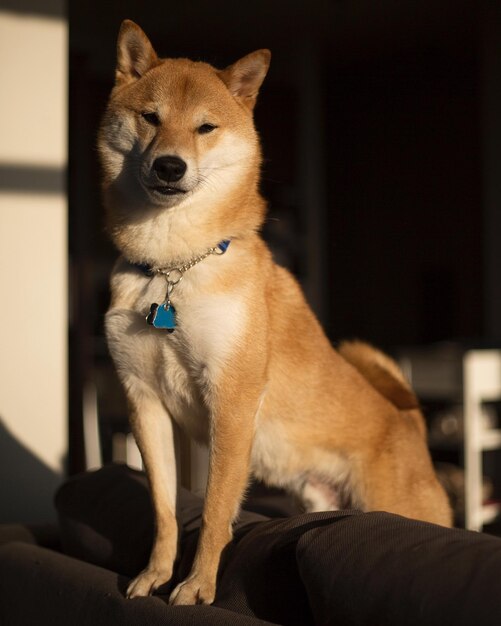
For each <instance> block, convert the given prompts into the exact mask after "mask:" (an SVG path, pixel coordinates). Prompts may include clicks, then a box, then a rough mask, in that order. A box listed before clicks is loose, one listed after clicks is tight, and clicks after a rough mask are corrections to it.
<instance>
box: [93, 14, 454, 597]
mask: <svg viewBox="0 0 501 626" xmlns="http://www.w3.org/2000/svg"><path fill="white" fill-rule="evenodd" d="M269 61H270V53H269V51H267V50H258V51H256V52H253V53H252V54H249V55H247V56H245V57H244V58H242V59H240V60H239V61H237V62H236V63H234V64H233V65H231V66H230V67H227V68H226V69H224V70H218V69H215V68H214V67H212V66H210V65H208V64H205V63H201V62H193V61H189V60H187V59H160V58H158V57H157V55H156V53H155V51H154V49H153V47H152V45H151V43H150V42H149V40H148V39H147V37H146V35H145V34H144V33H143V31H142V30H141V29H140V28H139V27H138V26H137V25H136V24H134V23H133V22H130V21H125V22H124V23H123V24H122V27H121V29H120V33H119V38H118V59H117V69H116V84H115V87H114V89H113V91H112V93H111V96H110V100H109V103H108V107H107V110H106V113H105V115H104V118H103V123H102V128H101V131H100V136H99V149H100V155H101V161H102V168H103V189H104V198H105V203H106V208H107V219H108V228H109V232H110V234H111V237H112V239H113V241H114V243H115V245H116V246H117V248H118V249H119V251H120V252H121V255H122V256H121V258H120V259H119V261H118V263H117V265H116V267H115V269H114V271H113V275H112V278H111V290H112V299H111V305H110V309H109V311H108V313H107V316H106V332H107V338H108V343H109V347H110V351H111V353H112V356H113V359H114V362H115V364H116V368H117V371H118V374H119V376H120V379H121V381H122V383H123V386H124V389H125V392H126V395H127V398H128V402H129V405H130V421H131V425H132V429H133V432H134V435H135V437H136V440H137V443H138V445H139V448H140V450H141V454H142V458H143V462H144V466H145V469H146V472H147V475H148V479H149V483H150V487H151V494H152V499H153V504H154V510H155V516H156V537H155V542H154V547H153V550H152V553H151V557H150V560H149V564H148V566H147V567H146V569H145V570H144V571H143V572H141V573H140V574H139V575H138V576H137V578H135V579H134V580H133V581H132V582H131V584H130V586H129V588H128V596H129V597H136V596H144V595H147V594H150V593H152V592H153V591H154V590H155V589H156V588H157V587H158V586H159V585H161V584H163V583H165V582H166V581H168V580H169V579H170V577H171V575H172V567H173V562H174V558H175V556H176V548H177V535H178V532H177V526H176V518H175V502H176V469H175V459H174V447H173V438H172V423H173V421H175V422H177V423H178V424H179V425H180V426H181V427H182V428H184V429H185V430H186V431H187V432H188V433H189V434H190V436H192V437H193V438H195V439H196V440H197V441H201V442H205V443H207V444H208V446H209V450H210V464H209V477H208V485H207V492H206V499H205V505H204V514H203V523H202V528H201V534H200V540H199V546H198V551H197V554H196V557H195V560H194V563H193V568H192V571H191V574H190V575H189V577H188V578H187V579H186V580H185V581H184V582H182V583H181V584H180V585H178V586H177V587H176V589H174V591H173V592H172V595H171V602H172V603H174V604H193V603H211V602H212V601H213V600H214V597H215V587H216V574H217V570H218V564H219V560H220V555H221V551H222V550H223V548H224V547H225V546H226V544H227V543H228V542H229V541H230V539H231V536H232V531H231V525H232V521H233V519H234V518H235V516H236V515H237V513H238V510H239V505H240V503H241V500H242V498H243V494H244V491H245V489H246V485H247V482H248V479H249V476H250V474H253V475H254V476H256V477H258V478H259V479H262V480H264V481H265V482H266V483H268V484H271V485H277V486H281V487H285V488H286V489H288V490H289V491H291V492H292V493H294V494H296V496H297V497H298V498H299V499H300V500H301V501H302V502H303V504H304V507H305V509H306V510H307V511H317V510H325V509H335V508H338V507H346V506H351V507H358V508H361V509H363V510H365V511H370V510H374V509H382V510H385V511H390V512H394V513H398V514H401V515H404V516H409V517H413V518H417V519H421V520H428V521H430V522H436V523H438V524H442V525H449V524H450V521H451V518H450V510H449V506H448V503H447V500H446V496H445V494H444V492H443V490H442V488H441V487H440V486H439V484H438V482H437V479H436V477H435V474H434V471H433V468H432V464H431V461H430V456H429V453H428V450H427V447H426V441H425V432H424V423H423V419H422V417H421V414H420V412H419V408H418V404H417V402H416V399H415V397H414V394H413V392H412V390H411V389H410V387H409V386H408V385H407V383H406V381H405V380H404V378H403V376H402V374H401V373H400V371H399V369H398V367H397V366H396V364H395V363H394V362H393V361H392V360H391V359H389V358H388V357H386V356H385V355H383V354H382V353H380V352H378V351H376V350H375V349H373V348H371V347H369V346H368V345H366V344H363V343H359V342H354V343H347V344H345V345H344V346H341V348H340V350H334V349H333V348H332V347H331V345H330V343H329V341H328V340H327V338H326V336H325V335H324V332H323V330H322V328H321V327H320V325H319V323H318V321H317V320H316V318H315V316H314V314H313V313H312V311H311V309H310V308H309V307H308V305H307V304H306V302H305V299H304V296H303V294H302V292H301V289H300V287H299V285H298V283H297V282H296V280H295V279H294V278H293V277H292V276H291V274H290V273H289V272H288V271H287V270H285V269H283V268H282V267H279V266H277V265H276V264H275V263H274V262H273V260H272V257H271V254H270V251H269V250H268V248H267V246H266V245H265V243H264V242H263V240H262V239H261V237H260V235H259V229H260V227H261V225H262V223H263V219H264V216H265V202H264V200H263V198H262V197H261V196H260V194H259V191H258V183H259V176H260V165H261V152H260V145H259V140H258V136H257V133H256V130H255V127H254V123H253V108H254V105H255V102H256V97H257V94H258V90H259V88H260V86H261V83H262V81H263V79H264V77H265V75H266V73H267V70H268V65H269Z"/></svg>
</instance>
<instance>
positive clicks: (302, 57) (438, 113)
mask: <svg viewBox="0 0 501 626" xmlns="http://www.w3.org/2000/svg"><path fill="white" fill-rule="evenodd" d="M68 11H69V24H70V41H69V44H70V94H69V114H70V115H69V138H70V139H69V141H70V146H69V154H70V161H69V200H70V263H71V285H70V288H71V303H72V312H71V329H70V349H71V376H70V378H71V381H72V383H71V384H72V389H71V398H72V400H71V404H72V406H71V407H70V408H71V415H72V418H71V419H72V424H73V427H72V432H73V433H74V434H73V436H72V441H73V443H72V444H71V447H70V459H73V462H72V463H73V469H75V468H78V467H79V466H80V465H79V463H80V461H81V459H80V452H79V450H80V448H79V444H78V443H77V442H78V441H79V437H80V435H79V432H78V431H79V428H80V427H79V426H78V424H79V423H80V422H81V419H80V415H79V412H80V407H81V405H82V389H83V388H84V387H85V383H86V381H87V380H89V379H92V380H94V381H97V382H96V384H97V388H98V392H99V398H100V400H99V401H100V403H101V406H100V409H101V414H104V415H110V416H113V415H117V416H118V415H119V414H120V413H121V412H122V413H123V406H122V404H121V402H122V401H121V399H120V397H121V396H120V391H119V390H118V388H117V387H116V385H115V381H114V379H113V373H112V367H111V366H110V361H109V357H108V356H107V352H106V347H105V343H104V340H103V331H102V320H103V315H104V312H105V310H106V307H107V304H108V275H109V272H110V269H111V265H112V263H113V260H114V258H115V257H116V253H115V251H114V250H113V249H112V247H111V245H110V244H109V242H108V240H107V238H106V235H105V233H104V226H103V219H102V209H101V201H100V194H99V171H98V166H97V154H96V147H95V146H96V133H97V126H98V123H99V118H100V115H101V114H102V111H103V107H104V105H105V102H106V98H107V95H108V93H109V90H110V89H111V87H112V81H113V72H114V63H115V46H116V36H117V32H118V29H119V26H120V22H121V21H122V19H125V18H130V19H133V20H134V21H136V22H137V23H138V24H139V25H140V26H141V27H142V28H143V29H144V30H145V32H146V33H147V35H148V36H149V37H150V39H151V41H152V43H153V45H154V47H155V48H156V50H157V52H158V53H159V54H160V55H161V56H188V57H191V58H195V59H203V60H206V61H209V62H212V63H214V64H215V65H217V66H219V67H224V66H226V65H227V64H229V63H231V62H233V61H235V60H236V59H237V58H239V57H240V56H243V55H244V54H246V53H248V52H250V51H252V50H254V49H257V48H261V47H267V48H270V49H271V51H272V54H273V57H272V65H271V69H270V73H269V76H268V78H267V79H266V81H265V83H264V85H263V88H262V92H261V96H260V100H259V102H258V106H257V110H256V123H257V127H258V129H259V131H260V134H261V138H262V143H263V149H264V156H265V162H264V168H263V184H262V189H263V193H264V195H265V196H266V198H267V199H268V201H269V205H270V213H269V219H268V221H267V224H266V227H265V236H266V238H267V239H268V240H269V242H270V244H271V245H272V248H273V250H274V252H275V255H276V257H277V259H278V260H279V261H280V262H282V263H283V264H285V265H287V266H289V267H290V269H291V270H292V271H293V272H294V273H295V274H296V275H297V276H298V278H299V279H300V281H301V282H302V284H303V285H304V287H305V290H306V293H307V295H308V298H309V300H310V302H311V304H312V306H313V307H314V309H315V310H316V311H317V313H318V315H319V317H320V319H321V320H322V322H323V324H324V325H325V328H326V330H327V333H328V335H329V337H330V338H331V340H332V341H333V342H336V341H337V340H339V339H341V338H345V337H355V336H356V337H360V338H363V339H367V340H369V341H371V342H373V343H375V344H377V345H379V346H381V347H383V348H385V349H387V350H390V351H392V350H394V349H396V348H398V347H401V346H419V345H427V344H430V343H431V342H436V341H444V340H447V341H451V340H453V341H458V342H459V343H461V344H465V345H466V344H467V345H482V346H485V345H488V346H491V345H497V344H498V343H499V337H500V336H501V295H500V289H499V287H498V285H499V281H500V278H501V277H500V274H501V272H500V270H501V263H500V261H501V256H500V252H499V245H498V241H499V240H500V238H501V217H500V209H499V207H500V206H501V190H500V189H499V187H500V184H501V176H500V175H499V173H500V170H501V124H500V122H499V121H498V117H499V115H500V114H501V108H500V109H499V110H498V107H497V105H498V104H499V105H500V107H501V89H500V87H499V83H500V81H501V79H500V77H501V63H500V59H501V53H500V49H501V45H500V44H499V43H498V42H499V41H501V25H500V24H501V22H500V14H501V11H500V3H499V2H487V1H485V2H482V1H477V2H474V1H471V0H456V1H448V0H444V1H440V0H422V1H419V2H414V1H408V2H402V1H397V0H394V1H392V0H382V1H381V2H377V3H375V2H372V1H371V0H359V1H342V0H341V1H337V2H332V1H331V2H327V1H325V2H322V1H320V0H310V1H309V2H284V1H282V0H274V1H270V0H268V1H267V2H265V1H262V0H257V1H254V2H249V3H238V2H226V1H222V0H212V1H211V2H207V1H202V0H194V1H186V2H183V3H179V2H160V1H158V0H156V1H155V2H151V1H149V0H143V1H141V2H138V1H133V0H125V1H123V0H122V1H120V2H118V1H112V2H106V3H104V2H100V3H98V2H95V1H94V0H91V1H88V2H70V3H69V4H68ZM498 70H499V71H498ZM122 417H123V414H122ZM80 434H81V433H80ZM70 470H71V467H70Z"/></svg>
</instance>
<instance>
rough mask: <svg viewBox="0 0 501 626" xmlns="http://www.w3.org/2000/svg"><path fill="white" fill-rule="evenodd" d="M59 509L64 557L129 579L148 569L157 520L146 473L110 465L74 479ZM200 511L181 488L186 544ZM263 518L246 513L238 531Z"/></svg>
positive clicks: (57, 499) (199, 503)
mask: <svg viewBox="0 0 501 626" xmlns="http://www.w3.org/2000/svg"><path fill="white" fill-rule="evenodd" d="M55 506H56V509H57V513H58V518H59V525H60V539H61V546H62V550H63V552H64V553H65V554H68V555H70V556H73V557H75V558H78V559H82V560H84V561H87V562H89V563H94V564H95V565H100V566H101V567H106V568H108V569H111V570H113V571H115V572H118V573H120V574H124V575H126V576H130V577H132V576H135V575H137V574H138V573H139V572H140V571H141V570H142V569H143V568H144V567H145V566H146V564H147V562H148V558H149V555H150V551H151V547H152V543H153V533H154V521H153V508H152V504H151V498H150V494H149V490H148V483H147V480H146V477H145V475H144V473H143V472H140V471H137V470H134V469H131V468H129V467H127V466H126V465H121V464H112V465H107V466H105V467H103V468H101V469H99V470H97V471H92V472H86V473H84V474H80V475H77V476H74V477H73V478H70V479H69V480H68V481H67V482H66V483H65V484H63V485H62V487H60V489H59V490H58V491H57V493H56V496H55ZM202 507H203V501H202V500H201V499H200V498H198V497H197V496H194V495H193V494H191V493H190V492H189V491H187V490H186V489H179V493H178V502H177V512H176V514H177V517H178V523H179V526H180V529H181V538H182V540H183V541H186V540H187V537H188V535H190V534H191V533H193V532H195V533H196V532H198V529H199V527H200V523H201V516H202ZM264 519H266V518H265V517H263V516H261V515H259V514H256V513H250V512H243V513H242V515H241V516H240V518H239V520H238V523H237V525H236V527H237V528H239V527H243V526H246V525H248V524H252V523H255V522H258V521H262V520H264ZM188 543H189V544H190V545H191V543H190V542H188ZM185 560H186V559H185ZM184 567H188V565H184ZM173 582H174V581H173Z"/></svg>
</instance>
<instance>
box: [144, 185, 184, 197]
mask: <svg viewBox="0 0 501 626" xmlns="http://www.w3.org/2000/svg"><path fill="white" fill-rule="evenodd" d="M148 188H149V189H150V191H152V192H153V193H159V194H161V195H162V196H177V195H182V194H185V193H187V192H186V189H181V188H180V187H172V186H171V185H150V186H149V187H148Z"/></svg>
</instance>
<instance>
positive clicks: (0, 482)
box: [0, 416, 62, 524]
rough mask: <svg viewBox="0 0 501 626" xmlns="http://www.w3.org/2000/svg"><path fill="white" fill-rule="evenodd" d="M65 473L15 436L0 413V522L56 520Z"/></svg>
mask: <svg viewBox="0 0 501 626" xmlns="http://www.w3.org/2000/svg"><path fill="white" fill-rule="evenodd" d="M61 482H62V476H61V475H59V474H58V473H57V472H55V471H53V470H52V469H51V468H50V467H47V465H45V464H44V463H43V462H42V461H40V460H39V459H38V458H37V457H36V456H34V455H33V454H32V453H31V452H30V451H29V450H28V449H27V448H26V447H25V446H23V445H22V444H21V443H19V441H18V440H17V439H16V438H15V437H14V436H13V435H12V433H11V432H9V430H8V429H7V427H6V426H5V424H4V422H3V420H2V418H1V416H0V523H3V524H5V523H16V522H20V523H43V522H51V521H54V520H55V519H56V511H55V509H54V505H53V499H54V493H55V491H56V489H57V488H58V486H59V485H60V484H61Z"/></svg>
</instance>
